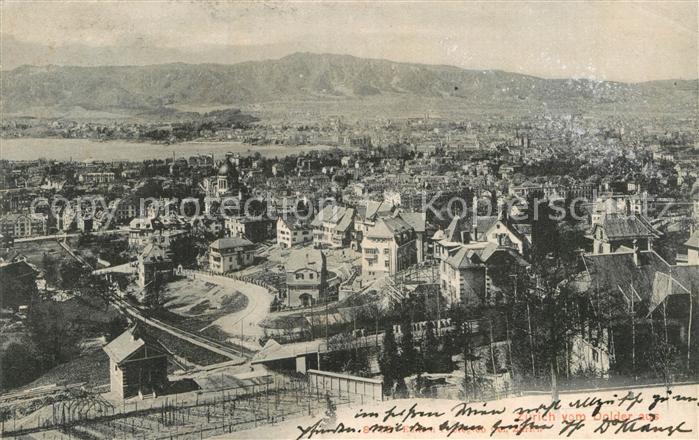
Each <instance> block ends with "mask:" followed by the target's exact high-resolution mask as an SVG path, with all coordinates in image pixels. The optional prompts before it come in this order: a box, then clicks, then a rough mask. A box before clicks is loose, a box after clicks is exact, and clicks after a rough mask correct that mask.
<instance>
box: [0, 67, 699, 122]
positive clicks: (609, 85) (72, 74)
mask: <svg viewBox="0 0 699 440" xmlns="http://www.w3.org/2000/svg"><path fill="white" fill-rule="evenodd" d="M1 81H2V95H1V96H0V98H1V99H2V104H3V106H4V109H5V111H6V112H21V111H26V110H28V109H31V108H36V107H41V108H47V107H48V108H51V107H60V108H74V107H79V108H84V109H87V110H92V111H113V110H114V109H121V110H125V111H129V112H132V113H134V114H137V113H143V112H147V111H149V110H150V109H157V108H162V107H164V106H173V105H174V106H176V105H198V106H207V105H211V106H216V105H231V106H241V105H245V104H253V103H265V102H275V101H277V102H278V101H285V102H294V101H301V100H303V101H309V100H322V101H337V100H353V101H361V100H371V101H372V102H376V101H377V100H380V99H381V98H384V97H386V98H388V97H391V98H395V97H409V98H411V99H412V98H430V99H443V98H444V99H449V100H457V101H458V102H463V104H464V105H469V106H475V107H477V106H484V107H487V108H489V109H500V110H503V111H504V110H507V109H508V108H509V107H536V108H539V107H541V106H546V107H547V108H554V109H555V108H564V109H568V110H569V111H581V112H584V111H587V110H594V109H595V108H596V107H605V106H609V105H610V104H614V105H615V108H616V109H617V110H618V111H623V109H628V110H629V111H656V112H692V113H695V112H696V110H697V99H698V85H699V83H698V81H696V80H691V81H688V80H677V81H673V80H669V81H653V82H646V83H636V84H626V83H619V82H606V81H592V80H586V79H543V78H537V77H533V76H528V75H521V74H514V73H508V72H502V71H492V70H489V71H475V70H465V69H460V68H457V67H451V66H438V65H422V64H407V63H397V62H392V61H386V60H376V59H363V58H356V57H352V56H346V55H328V54H310V53H297V54H293V55H289V56H286V57H284V58H281V59H278V60H268V61H252V62H244V63H239V64H231V65H219V64H161V65H151V66H99V67H71V66H44V67H34V66H22V67H18V68H16V69H13V70H10V71H7V72H3V74H2V79H1ZM374 108H375V107H374Z"/></svg>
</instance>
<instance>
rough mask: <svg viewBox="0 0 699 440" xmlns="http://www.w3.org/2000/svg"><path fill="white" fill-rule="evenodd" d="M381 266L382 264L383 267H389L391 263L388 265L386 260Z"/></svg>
mask: <svg viewBox="0 0 699 440" xmlns="http://www.w3.org/2000/svg"><path fill="white" fill-rule="evenodd" d="M383 264H384V266H386V267H389V265H390V264H391V263H390V262H389V261H388V260H386V261H384V262H383Z"/></svg>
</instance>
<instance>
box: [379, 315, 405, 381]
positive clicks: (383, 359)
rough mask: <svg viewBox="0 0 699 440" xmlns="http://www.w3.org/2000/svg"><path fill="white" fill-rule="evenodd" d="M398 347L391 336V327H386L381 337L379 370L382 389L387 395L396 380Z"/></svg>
mask: <svg viewBox="0 0 699 440" xmlns="http://www.w3.org/2000/svg"><path fill="white" fill-rule="evenodd" d="M399 362H400V360H399V358H398V345H397V344H396V337H395V335H394V334H393V325H390V324H389V325H388V326H387V327H386V331H385V333H384V337H383V350H382V351H381V356H380V358H379V369H380V370H381V374H382V375H383V387H384V391H385V392H386V393H387V394H390V393H391V391H393V386H394V385H395V384H396V380H397V379H398V374H397V373H398V371H397V370H398V365H399Z"/></svg>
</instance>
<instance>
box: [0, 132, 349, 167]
mask: <svg viewBox="0 0 699 440" xmlns="http://www.w3.org/2000/svg"><path fill="white" fill-rule="evenodd" d="M335 148H339V149H341V150H352V148H351V147H346V146H342V147H337V146H331V145H298V146H287V145H273V144H267V145H253V144H245V143H242V142H238V141H204V140H194V141H187V142H179V143H174V144H158V143H149V142H138V141H134V140H108V141H99V140H94V139H66V138H29V137H26V138H2V139H0V159H3V160H13V161H32V160H37V159H40V158H42V159H47V160H59V161H70V160H73V161H120V162H121V161H126V162H140V161H144V160H153V159H167V158H172V157H173V156H174V157H184V158H187V157H189V156H193V155H198V154H213V155H214V158H220V157H223V156H225V154H226V153H229V152H230V153H238V154H240V155H241V156H251V155H254V154H255V153H260V154H261V155H262V156H264V157H275V156H276V157H285V156H290V155H294V154H301V153H305V152H309V151H327V150H332V149H335Z"/></svg>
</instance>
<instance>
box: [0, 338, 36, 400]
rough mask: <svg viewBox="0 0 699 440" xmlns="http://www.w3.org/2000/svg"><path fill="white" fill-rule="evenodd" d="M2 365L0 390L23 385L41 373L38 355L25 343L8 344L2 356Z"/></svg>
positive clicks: (0, 369)
mask: <svg viewBox="0 0 699 440" xmlns="http://www.w3.org/2000/svg"><path fill="white" fill-rule="evenodd" d="M0 365H2V368H0V390H9V389H11V388H16V387H19V386H22V385H24V384H26V383H29V382H31V381H32V380H34V379H35V378H36V377H37V376H38V375H39V374H40V369H39V364H38V363H37V355H36V353H34V352H33V351H32V350H31V349H29V348H28V347H27V346H26V345H25V344H18V343H12V344H10V345H8V346H7V347H6V348H5V350H4V351H3V352H2V356H0Z"/></svg>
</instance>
